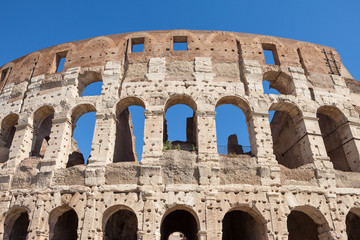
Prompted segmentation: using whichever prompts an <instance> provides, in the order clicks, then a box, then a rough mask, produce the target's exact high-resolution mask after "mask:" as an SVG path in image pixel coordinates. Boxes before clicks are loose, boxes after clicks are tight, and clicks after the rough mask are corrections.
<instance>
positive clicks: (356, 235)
mask: <svg viewBox="0 0 360 240" xmlns="http://www.w3.org/2000/svg"><path fill="white" fill-rule="evenodd" d="M359 214H360V209H351V210H350V211H349V213H348V214H347V215H346V221H345V222H346V233H347V236H348V240H358V239H360V228H359V226H360V217H359Z"/></svg>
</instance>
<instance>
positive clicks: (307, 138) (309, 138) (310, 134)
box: [294, 116, 329, 164]
mask: <svg viewBox="0 0 360 240" xmlns="http://www.w3.org/2000/svg"><path fill="white" fill-rule="evenodd" d="M294 125H295V128H296V131H297V133H298V138H299V140H298V141H299V144H301V150H302V151H301V152H302V156H303V160H304V164H307V163H311V162H314V161H315V160H320V161H323V160H326V161H329V158H328V156H327V153H326V148H325V144H324V140H323V138H322V135H321V131H320V127H319V123H318V119H317V118H315V117H307V116H299V117H298V118H296V119H294Z"/></svg>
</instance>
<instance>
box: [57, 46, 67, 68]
mask: <svg viewBox="0 0 360 240" xmlns="http://www.w3.org/2000/svg"><path fill="white" fill-rule="evenodd" d="M66 55H67V51H64V52H59V53H56V72H62V71H63V69H64V65H65V61H66Z"/></svg>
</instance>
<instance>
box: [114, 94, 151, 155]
mask: <svg viewBox="0 0 360 240" xmlns="http://www.w3.org/2000/svg"><path fill="white" fill-rule="evenodd" d="M144 111H145V104H144V102H143V101H142V100H140V99H138V98H126V99H123V100H121V101H120V102H119V103H118V105H117V110H116V140H115V151H114V160H113V162H124V161H140V160H141V155H142V147H143V143H144V121H145V116H144Z"/></svg>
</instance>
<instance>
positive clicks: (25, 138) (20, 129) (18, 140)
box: [7, 123, 33, 167]
mask: <svg viewBox="0 0 360 240" xmlns="http://www.w3.org/2000/svg"><path fill="white" fill-rule="evenodd" d="M32 134H33V127H32V126H31V125H30V124H29V123H23V124H18V125H16V132H15V135H14V138H13V141H12V144H11V148H10V152H9V161H8V163H7V166H9V167H10V166H11V167H15V166H16V164H18V163H19V162H20V160H22V159H24V158H27V157H29V155H30V152H31V147H32V137H33V136H32ZM15 159H16V160H15Z"/></svg>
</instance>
